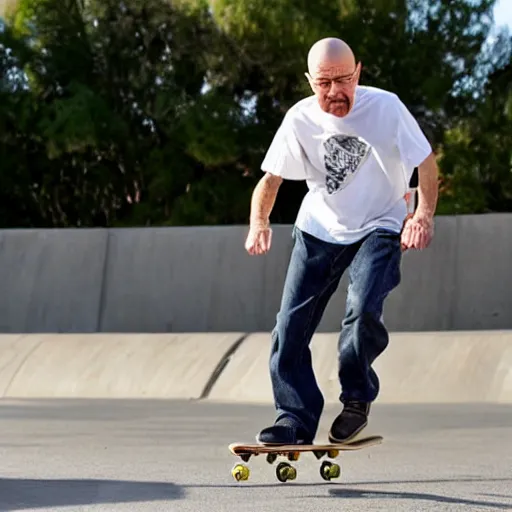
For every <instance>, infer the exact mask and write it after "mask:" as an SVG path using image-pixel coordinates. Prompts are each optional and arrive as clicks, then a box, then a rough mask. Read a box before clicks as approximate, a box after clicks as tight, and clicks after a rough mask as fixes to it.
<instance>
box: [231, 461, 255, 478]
mask: <svg viewBox="0 0 512 512" xmlns="http://www.w3.org/2000/svg"><path fill="white" fill-rule="evenodd" d="M231 474H232V475H233V478H234V479H235V480H236V481H237V482H240V481H246V480H249V474H250V471H249V468H248V467H247V466H244V465H243V464H237V465H236V466H235V467H234V468H233V469H232V470H231Z"/></svg>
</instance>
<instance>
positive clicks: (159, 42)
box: [0, 0, 512, 227]
mask: <svg viewBox="0 0 512 512" xmlns="http://www.w3.org/2000/svg"><path fill="white" fill-rule="evenodd" d="M493 4H494V0H480V1H479V2H475V1H474V0H473V1H471V2H470V1H469V0H453V1H451V2H446V1H444V0H433V1H429V2H427V1H426V0H408V1H406V0H359V1H357V2H356V1H353V0H340V1H338V2H332V1H328V0H317V2H307V1H305V0H274V1H273V2H268V1H266V0H215V2H212V4H211V5H210V4H209V3H208V2H207V1H206V0H176V1H175V2H172V1H169V0H101V1H100V0H20V2H18V4H17V6H16V8H15V9H13V10H12V11H11V13H10V15H9V17H8V18H7V19H6V23H5V25H4V27H3V30H2V31H1V32H0V100H1V103H0V162H1V167H0V196H1V197H0V205H1V206H0V213H1V214H2V215H1V217H0V218H1V221H0V223H1V226H3V227H14V226H16V227H18V226H23V227H28V226H34V227H43V226H44V227H52V226H55V227H67V226H129V225H130V226H134V225H136V226H144V225H192V224H234V223H246V222H247V218H248V213H249V203H250V196H251V193H252V189H253V187H254V184H255V183H256V181H257V180H258V179H259V177H260V175H261V171H260V164H261V161H262V159H263V157H264V154H265V151H266V149H267V147H268V145H269V143H270V141H271V139H272V137H273V135H274V132H275V130H276V128H277V127H278V125H279V123H280V122H281V120H282V117H283V114H284V112H285V111H286V110H287V109H288V108H289V107H290V106H291V105H292V104H293V103H294V102H296V101H297V100H299V99H300V98H302V97H304V96H305V95H308V94H310V91H309V90H308V84H307V81H306V79H305V77H304V72H305V71H306V69H305V67H306V55H307V51H308V49H309V47H310V46H311V44H312V43H313V42H314V41H316V40H317V39H319V38H321V37H325V36H339V37H342V38H344V39H345V40H347V41H348V42H349V43H350V44H351V46H352V47H353V49H354V51H355V53H356V56H357V58H358V59H359V60H361V62H362V64H363V74H362V83H365V84H368V85H374V86H377V87H383V88H385V89H388V90H391V91H393V92H396V93H397V94H398V95H399V96H400V97H401V98H402V100H403V101H404V102H405V103H406V104H407V106H408V107H409V108H410V109H411V111H412V112H413V113H414V114H415V116H416V117H417V118H418V120H419V122H420V124H421V125H422V127H423V128H424V130H425V131H426V133H427V135H428V136H429V138H430V140H431V142H432V144H433V145H434V147H435V149H436V150H437V151H438V153H439V155H440V159H439V162H440V165H441V169H442V173H443V182H442V195H441V200H440V210H439V211H440V212H442V213H467V212H486V211H505V210H511V209H512V208H511V205H512V203H511V201H512V200H511V197H512V173H511V153H510V151H511V150H510V148H511V147H512V145H511V140H510V137H511V135H510V134H511V133H512V131H511V122H512V121H511V115H510V114H511V111H512V107H511V105H512V95H511V90H510V85H509V84H510V83H511V78H512V73H511V67H512V61H511V57H510V38H509V36H508V35H507V34H506V33H505V34H498V36H496V39H495V42H494V43H492V42H491V43H489V41H488V36H489V34H490V31H491V30H492V29H493V23H492V17H491V16H490V13H491V12H492V7H493ZM304 192H305V185H304V184H303V183H287V184H286V185H285V186H284V188H283V190H282V192H281V193H280V194H279V198H278V201H277V204H276V208H275V211H274V214H273V221H274V222H292V221H293V219H294V217H295V214H296V211H297V208H298V206H299V203H300V201H301V199H302V196H303V194H304Z"/></svg>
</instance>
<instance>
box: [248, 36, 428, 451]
mask: <svg viewBox="0 0 512 512" xmlns="http://www.w3.org/2000/svg"><path fill="white" fill-rule="evenodd" d="M308 71H309V73H307V74H306V76H307V78H308V80H309V84H310V86H311V88H312V90H313V93H314V94H313V95H312V96H310V97H307V98H305V99H303V100H301V101H299V102H298V103H297V104H295V105H294V106H293V107H292V108H291V109H290V110H289V111H288V112H287V114H286V115H285V117H284V120H283V122H282V124H281V126H280V128H279V130H278V131H277V134H276V135H275V137H274V140H273V142H272V144H271V146H270V148H269V150H268V152H267V155H266V157H265V159H264V162H263V164H262V170H263V171H264V172H265V174H264V176H263V178H262V179H261V180H260V182H259V183H258V185H257V186H256V188H255V190H254V193H253V197H252V202H251V215H250V229H249V234H248V236H247V240H246V244H245V247H246V250H247V251H248V252H249V254H252V255H260V254H265V253H266V252H267V251H268V250H269V249H270V246H271V230H270V224H269V217H270V213H271V211H272V208H273V205H274V202H275V199H276V196H277V192H278V189H279V186H280V184H281V183H282V181H283V180H284V179H290V180H306V182H307V185H308V188H309V191H308V193H307V194H306V196H305V197H304V200H303V203H302V206H301V208H300V211H299V213H298V217H297V220H296V223H295V226H294V232H293V236H294V240H295V245H294V248H293V251H292V254H291V259H290V264H289V268H288V272H287V276H286V280H285V284H284V290H283V296H282V301H281V306H280V310H279V313H278V315H277V319H276V325H275V328H274V330H273V332H272V349H271V356H270V375H271V381H272V386H273V393H274V400H275V406H276V410H277V418H276V421H275V423H274V425H272V426H270V427H268V428H265V429H263V430H262V431H261V432H260V433H259V435H258V436H257V440H258V442H259V443H262V444H269V445H270V444H275V445H279V444H293V443H312V442H313V440H314V438H315V435H316V432H317V429H318V424H319V420H320V416H321V414H322V411H323V406H324V399H323V396H322V393H321V391H320V389H319V387H318V385H317V382H316V379H315V375H314V373H313V368H312V364H311V352H310V349H309V344H310V341H311V338H312V336H313V334H314V332H315V329H316V328H317V326H318V324H319V322H320V320H321V317H322V315H323V312H324V310H325V307H326V305H327V303H328V301H329V299H330V297H331V296H332V294H333V293H334V291H335V290H336V288H337V286H338V284H339V281H340V279H341V276H342V274H343V273H344V272H345V271H346V270H348V272H349V277H350V285H349V288H348V295H347V307H346V314H345V318H344V320H343V322H342V326H341V333H340V337H339V380H340V385H341V388H342V393H341V395H340V401H341V403H342V404H343V407H342V411H341V413H340V414H339V416H338V417H337V418H336V419H335V420H334V422H333V423H332V426H331V429H330V432H329V439H330V441H331V442H344V441H347V440H349V439H351V438H353V437H354V436H356V435H357V434H358V433H359V432H361V430H362V429H363V428H364V427H365V426H366V425H367V422H368V414H369V411H370V405H371V403H372V402H373V401H374V400H375V399H376V398H377V395H378V392H379V379H378V377H377V375H376V373H375V371H374V370H373V369H372V367H371V365H372V363H373V361H374V360H375V359H376V358H377V357H378V356H379V355H380V354H381V353H382V352H383V351H384V349H385V348H386V346H387V344H388V341H389V340H388V333H387V330H386V328H385V326H384V325H383V323H382V311H383V303H384V300H385V298H386V297H387V295H388V294H389V293H390V292H391V290H392V289H394V288H395V287H396V286H397V285H398V284H399V281H400V261H401V253H402V251H403V250H407V249H420V250H421V249H424V248H426V247H427V246H428V245H429V243H430V241H431V239H432V236H433V225H434V222H433V216H434V212H435V208H436V204H437V194H438V184H437V166H436V162H435V158H434V155H433V153H432V149H431V147H430V145H429V143H428V141H427V140H426V138H425V136H424V134H423V133H422V131H421V130H420V128H419V126H418V124H417V122H416V121H415V119H414V118H413V117H412V115H411V114H410V113H409V111H408V110H407V109H406V107H405V106H404V104H403V103H402V102H401V101H400V100H399V98H398V97H397V96H396V95H395V94H392V93H389V92H386V91H383V90H380V89H377V88H372V87H365V86H360V85H358V82H359V76H360V72H361V64H360V63H358V64H357V65H356V61H355V57H354V55H353V53H352V50H351V49H350V47H349V46H348V45H347V44H346V43H345V42H343V41H341V40H339V39H333V38H328V39H323V40H321V41H318V42H317V43H316V44H315V45H313V47H312V48H311V50H310V52H309V55H308ZM415 167H418V176H419V188H418V205H417V208H416V210H415V212H414V214H411V215H409V216H407V204H406V199H405V196H406V194H407V192H408V185H409V180H410V178H411V175H412V172H413V169H414V168H415Z"/></svg>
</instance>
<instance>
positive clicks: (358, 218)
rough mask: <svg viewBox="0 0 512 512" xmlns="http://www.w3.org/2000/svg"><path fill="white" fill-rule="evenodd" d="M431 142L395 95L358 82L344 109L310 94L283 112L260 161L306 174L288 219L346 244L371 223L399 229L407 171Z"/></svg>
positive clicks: (288, 174)
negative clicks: (324, 105) (338, 112)
mask: <svg viewBox="0 0 512 512" xmlns="http://www.w3.org/2000/svg"><path fill="white" fill-rule="evenodd" d="M431 151H432V148H431V146H430V144H429V142H428V141H427V139H426V137H425V135H424V134H423V132H422V131H421V129H420V127H419V125H418V123H417V122H416V120H415V119H414V118H413V116H412V115H411V113H410V112H409V111H408V110H407V108H406V107H405V105H404V104H403V103H402V102H401V101H400V99H399V98H398V96H397V95H396V94H393V93H390V92H387V91H384V90H381V89H377V88H374V87H367V86H358V87H357V88H356V96H355V102H354V106H353V108H352V110H351V111H350V113H349V114H348V115H347V116H345V117H343V118H339V117H336V116H334V115H332V114H329V113H326V112H324V111H323V110H322V109H321V108H320V105H319V104H318V100H317V98H316V97H315V96H310V97H308V98H305V99H303V100H301V101H299V102H298V103H296V104H295V105H294V106H293V107H292V108H291V109H290V110H289V111H288V112H287V113H286V115H285V117H284V120H283V122H282V124H281V126H280V127H279V129H278V131H277V133H276V135H275V137H274V140H273V141H272V144H271V145H270V148H269V150H268V152H267V154H266V156H265V159H264V161H263V163H262V165H261V169H262V170H263V171H265V172H268V173H271V174H275V175H277V176H281V177H282V178H284V179H289V180H306V183H307V186H308V189H309V191H308V193H307V194H306V196H305V197H304V200H303V202H302V205H301V207H300V210H299V213H298V216H297V220H296V225H297V227H298V228H300V229H301V230H303V231H306V232H307V233H309V234H311V235H313V236H315V237H317V238H320V239H321V240H325V241H327V242H333V243H345V244H346V243H353V242H355V241H357V240H359V239H360V238H362V237H364V236H365V235H367V234H368V233H369V232H370V231H372V230H374V229H376V228H379V227H381V228H385V229H388V230H391V231H394V232H397V233H399V232H400V231H401V229H402V225H403V221H404V219H405V216H406V215H407V204H406V200H405V195H406V193H407V191H408V188H409V180H410V179H411V175H412V173H413V171H414V168H415V167H417V166H418V165H419V164H420V163H421V162H423V160H424V159H425V158H426V157H427V156H428V155H429V154H430V153H431Z"/></svg>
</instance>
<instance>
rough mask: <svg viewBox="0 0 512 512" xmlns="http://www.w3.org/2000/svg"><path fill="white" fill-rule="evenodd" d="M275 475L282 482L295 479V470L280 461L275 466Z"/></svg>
mask: <svg viewBox="0 0 512 512" xmlns="http://www.w3.org/2000/svg"><path fill="white" fill-rule="evenodd" d="M276 476H277V479H278V480H279V481H280V482H283V483H284V482H286V481H287V480H295V479H296V478H297V470H296V469H295V468H294V467H293V466H290V464H288V463H287V462H281V463H280V464H279V465H278V466H277V468H276Z"/></svg>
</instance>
